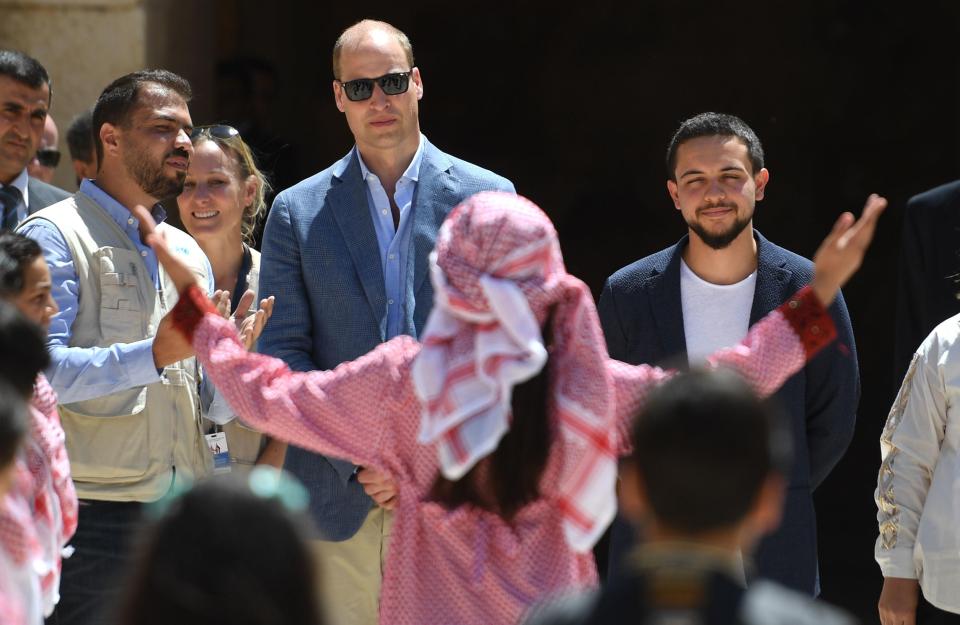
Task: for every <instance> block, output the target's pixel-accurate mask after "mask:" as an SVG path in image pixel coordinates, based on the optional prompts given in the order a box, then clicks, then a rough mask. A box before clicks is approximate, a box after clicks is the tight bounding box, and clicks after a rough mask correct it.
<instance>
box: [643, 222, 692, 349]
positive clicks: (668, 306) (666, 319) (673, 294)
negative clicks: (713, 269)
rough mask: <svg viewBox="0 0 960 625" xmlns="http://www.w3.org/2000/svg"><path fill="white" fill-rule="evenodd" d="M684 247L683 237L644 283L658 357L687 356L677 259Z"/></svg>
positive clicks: (678, 259)
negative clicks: (655, 332)
mask: <svg viewBox="0 0 960 625" xmlns="http://www.w3.org/2000/svg"><path fill="white" fill-rule="evenodd" d="M686 244H687V239H686V237H684V238H683V239H681V240H680V242H679V243H677V244H676V245H675V246H674V248H673V253H672V254H671V255H670V258H669V260H668V262H667V264H666V265H664V266H663V267H662V268H657V275H655V276H653V277H651V278H650V279H649V280H648V282H647V288H648V292H649V293H650V314H651V316H652V317H653V319H654V322H655V323H656V326H657V336H658V337H659V338H660V344H661V348H662V352H661V357H662V356H663V355H667V354H685V353H686V352H687V337H686V335H685V334H684V332H683V304H682V302H681V300H680V257H681V254H682V253H683V248H684V247H686ZM683 362H686V361H685V360H684V361H683ZM674 364H676V363H674Z"/></svg>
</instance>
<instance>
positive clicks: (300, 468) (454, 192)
mask: <svg viewBox="0 0 960 625" xmlns="http://www.w3.org/2000/svg"><path fill="white" fill-rule="evenodd" d="M424 142H425V145H424V153H423V161H422V162H421V165H420V176H419V179H418V183H417V187H416V190H415V192H414V196H413V204H412V208H411V210H412V211H413V214H412V215H411V216H412V218H413V223H412V224H411V227H412V230H411V233H410V245H411V246H412V249H411V250H410V252H411V253H408V254H407V257H408V262H409V263H411V264H412V267H408V271H409V274H408V275H411V276H412V277H413V278H412V280H408V281H407V292H406V294H405V296H404V299H405V306H404V318H403V320H402V330H401V331H402V333H404V334H409V335H411V336H414V337H416V336H417V335H418V334H419V332H420V331H421V330H422V329H423V325H424V323H425V322H426V320H427V315H428V314H429V312H430V309H431V307H432V306H433V287H432V286H431V284H430V280H429V279H428V273H429V271H428V256H429V254H430V252H431V251H433V247H434V242H435V240H436V235H437V231H438V230H439V228H440V224H441V223H443V220H444V219H445V218H446V216H447V213H449V212H450V210H451V209H452V208H453V207H454V206H456V205H457V204H459V203H460V202H462V201H463V200H465V199H466V198H468V197H470V196H471V195H473V194H475V193H477V192H479V191H484V190H491V189H500V190H504V191H511V192H512V191H513V190H514V188H513V184H511V182H510V181H509V180H507V179H506V178H503V177H501V176H498V175H496V174H494V173H492V172H489V171H487V170H485V169H481V168H480V167H477V166H476V165H472V164H470V163H467V162H466V161H462V160H460V159H457V158H454V157H452V156H450V155H448V154H445V153H443V152H441V151H440V150H438V149H437V148H435V147H434V146H433V145H431V144H430V143H429V142H428V141H426V139H424ZM260 293H261V297H267V296H268V295H275V296H276V298H277V299H276V305H275V307H274V310H273V316H272V317H271V318H270V323H268V324H267V326H266V328H265V329H264V331H263V334H262V335H261V337H260V342H259V350H260V351H261V352H263V353H265V354H270V355H271V356H276V357H278V358H281V359H282V360H284V361H285V362H286V363H287V365H289V366H290V368H291V369H293V370H296V371H310V370H314V369H333V368H334V367H336V366H337V365H338V364H340V363H342V362H344V361H347V360H353V359H355V358H358V357H359V356H362V355H363V354H365V353H367V352H369V351H370V350H372V349H373V348H375V347H376V346H377V345H379V344H380V343H382V342H383V341H384V340H385V339H386V324H387V298H386V293H385V287H384V278H383V266H382V262H381V259H380V250H379V247H378V245H377V235H376V231H375V230H374V225H373V219H372V218H371V216H370V208H369V206H368V204H367V188H366V183H365V182H364V180H363V175H362V173H361V170H360V161H359V159H358V158H357V155H356V150H351V151H350V153H349V154H347V155H346V156H345V157H344V158H343V159H341V160H340V161H338V162H337V163H334V165H333V166H332V167H330V168H328V169H326V170H324V171H322V172H320V173H319V174H316V175H314V176H312V177H310V178H307V179H306V180H304V181H302V182H300V183H298V184H296V185H294V186H292V187H290V188H289V189H286V190H285V191H283V192H282V193H280V194H279V195H278V196H277V197H276V199H275V200H274V202H273V207H272V208H271V210H270V215H269V217H268V218H267V224H266V227H265V229H264V233H263V246H262V256H261V269H260ZM389 417H390V415H384V418H389ZM343 418H345V419H349V418H350V416H349V415H343ZM372 442H373V441H371V444H372ZM347 460H349V459H347ZM347 460H337V459H333V458H327V457H324V456H321V455H319V454H315V453H313V452H310V451H306V450H304V449H300V448H298V447H295V446H292V445H291V446H290V447H289V449H288V451H287V457H286V462H285V468H286V469H288V470H289V471H290V472H292V473H293V474H294V475H296V476H297V478H299V479H300V480H301V481H302V482H303V484H304V485H305V486H306V487H307V489H308V490H309V492H310V511H311V513H312V516H313V518H314V520H315V521H316V525H317V529H318V531H319V532H320V537H321V538H323V539H325V540H346V539H347V538H350V537H351V536H353V535H354V534H355V533H356V532H357V530H358V529H359V528H360V525H361V524H362V523H363V521H364V519H365V518H366V515H367V512H368V511H369V510H370V507H371V506H372V505H373V500H372V499H370V498H369V497H368V496H367V495H366V493H364V492H363V488H362V487H361V485H360V484H359V483H358V482H357V480H356V479H355V477H354V474H355V467H354V465H353V464H352V463H350V462H348V461H347Z"/></svg>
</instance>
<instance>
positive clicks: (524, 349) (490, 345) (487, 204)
mask: <svg viewBox="0 0 960 625" xmlns="http://www.w3.org/2000/svg"><path fill="white" fill-rule="evenodd" d="M508 198H509V202H507V201H506V200H507V199H508ZM505 206H509V210H504V208H505ZM430 262H431V267H430V269H431V278H432V280H433V286H434V292H435V293H436V298H435V301H434V307H433V310H432V312H431V314H430V318H429V319H428V320H427V324H426V327H425V328H424V331H423V336H422V337H421V343H422V345H423V347H422V349H421V351H420V355H419V356H418V358H417V359H416V361H415V362H414V365H413V381H414V385H415V388H416V391H417V395H418V396H419V397H420V401H421V403H422V405H423V415H422V422H421V426H420V442H421V443H427V444H429V443H433V442H436V443H437V448H438V453H439V460H440V467H441V470H442V471H443V474H444V476H445V477H447V478H448V479H452V480H456V479H459V478H460V477H462V476H463V474H464V473H466V472H467V471H469V470H470V468H471V467H473V465H474V464H475V463H476V462H477V460H479V459H480V458H483V457H484V456H486V455H487V454H489V453H491V452H492V451H493V450H494V449H496V447H497V444H498V442H499V441H500V438H501V437H502V436H503V435H504V434H505V433H506V432H507V430H508V429H509V427H510V421H511V419H512V418H518V419H522V418H523V415H511V414H510V398H511V394H512V390H513V386H514V385H516V384H519V383H521V382H523V381H524V380H527V379H529V378H531V377H533V376H534V375H536V374H537V373H539V372H540V370H541V369H542V368H543V366H544V364H546V362H547V350H546V348H545V346H544V345H543V338H542V336H541V333H540V327H541V325H542V323H543V321H544V320H545V319H546V316H547V310H548V309H549V308H550V307H553V308H554V315H553V337H554V346H553V351H552V355H551V362H552V365H551V371H550V374H551V393H552V395H553V397H552V400H553V401H552V402H550V405H551V415H550V416H551V418H552V419H553V420H555V422H556V424H557V426H558V427H557V428H556V431H557V432H558V433H559V439H560V441H561V442H560V443H559V448H560V450H561V451H562V453H563V456H564V457H563V460H562V462H561V465H562V467H563V469H562V470H561V474H560V480H559V482H560V483H559V488H558V490H559V503H560V509H561V510H562V514H563V515H564V517H565V518H564V531H565V534H566V537H567V541H568V542H569V543H570V545H571V546H572V547H573V548H574V549H577V550H578V551H587V550H588V549H590V548H591V547H592V546H593V544H594V543H595V542H596V540H597V539H598V538H599V536H600V534H602V533H603V530H604V528H606V526H607V525H608V524H609V522H610V520H611V519H612V518H613V516H614V514H615V513H616V494H615V484H616V478H617V465H616V444H615V439H614V436H615V434H616V428H615V427H614V424H613V405H612V396H613V393H612V390H613V384H612V381H611V379H610V376H609V374H608V373H607V368H606V362H607V358H608V356H607V350H606V347H605V343H604V340H603V334H602V332H601V329H600V324H599V321H598V319H597V315H596V309H595V308H594V306H593V298H592V296H591V294H590V290H589V289H588V288H587V286H586V285H585V284H584V283H583V282H581V281H580V280H579V279H577V278H575V277H574V276H572V275H570V274H568V273H567V272H566V269H565V268H564V265H563V258H562V257H561V255H560V245H559V242H558V240H557V233H556V231H555V230H554V228H553V224H552V223H551V222H550V220H549V218H547V216H546V215H545V214H544V213H543V211H541V210H540V209H539V208H538V207H537V206H536V205H534V204H533V203H532V202H530V201H528V200H526V199H524V198H520V197H517V196H513V195H508V194H503V193H496V192H489V193H481V194H478V195H475V196H473V197H472V198H470V199H469V200H467V201H466V202H465V203H464V204H462V205H461V206H459V207H457V208H456V209H455V210H454V212H452V213H451V214H450V216H449V217H448V218H447V220H446V221H445V222H444V224H443V227H442V228H441V229H440V233H439V235H438V237H437V244H436V250H435V251H434V252H433V254H432V255H431V257H430Z"/></svg>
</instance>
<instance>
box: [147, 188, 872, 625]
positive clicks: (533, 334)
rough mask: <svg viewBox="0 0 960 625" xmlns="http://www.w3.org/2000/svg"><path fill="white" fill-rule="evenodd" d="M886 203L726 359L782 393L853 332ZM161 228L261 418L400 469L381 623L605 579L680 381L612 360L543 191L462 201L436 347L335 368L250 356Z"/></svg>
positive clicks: (264, 312)
mask: <svg viewBox="0 0 960 625" xmlns="http://www.w3.org/2000/svg"><path fill="white" fill-rule="evenodd" d="M885 205H886V201H885V200H883V199H882V198H878V197H876V196H871V197H870V199H869V200H868V201H867V204H866V207H865V208H864V214H863V217H862V218H861V219H860V221H859V222H855V221H854V219H853V216H852V215H850V214H849V213H847V214H844V215H843V216H842V217H841V218H840V219H839V220H838V221H837V223H836V225H835V226H834V229H833V230H832V231H831V233H830V234H829V235H828V237H827V238H826V239H825V240H824V242H823V244H822V245H821V246H820V249H819V250H818V251H817V254H816V255H815V257H814V258H815V274H814V278H813V281H812V283H811V286H809V287H806V288H804V289H802V290H801V291H799V292H798V293H797V294H796V295H794V297H792V298H790V300H788V302H787V303H785V304H784V305H783V306H781V307H780V308H778V309H777V310H775V311H773V312H772V313H770V314H769V315H767V316H766V317H765V318H764V319H763V320H761V321H760V322H759V323H758V324H756V325H755V326H754V327H753V329H752V330H751V331H750V333H749V335H748V336H747V338H746V339H744V341H743V342H742V343H740V344H739V345H737V346H735V347H733V348H730V349H725V350H721V351H719V352H717V353H716V354H715V355H714V356H713V357H711V358H710V359H709V361H710V362H711V363H712V364H713V365H714V366H721V365H726V366H731V367H734V368H735V369H737V370H738V371H739V372H740V373H742V374H743V375H744V376H745V378H746V379H747V381H748V382H749V383H750V384H751V386H752V387H753V388H754V389H755V390H756V391H757V393H759V394H761V395H764V396H766V395H769V394H771V393H773V392H774V391H775V390H776V389H777V388H778V387H779V386H780V385H781V384H782V383H783V382H784V381H785V380H786V379H787V378H789V377H790V376H791V375H792V374H793V373H795V372H796V371H798V370H799V369H800V368H801V367H803V366H804V364H805V362H806V360H807V359H809V358H811V357H812V356H813V355H814V354H816V353H817V352H818V351H819V350H820V349H822V348H823V347H824V346H825V345H827V344H828V343H830V342H831V341H832V340H833V338H834V337H835V335H836V330H835V328H834V326H833V322H832V320H831V317H830V315H829V314H828V313H827V310H826V306H828V305H829V304H830V302H831V301H832V300H833V298H834V297H835V296H836V294H837V292H838V291H839V289H840V286H842V285H843V284H844V283H845V282H846V281H847V280H848V279H849V278H850V276H851V275H852V274H853V273H854V271H855V270H856V269H857V267H859V265H860V262H861V261H862V259H863V254H864V252H865V250H866V247H867V245H868V244H869V241H870V239H871V237H872V235H873V230H874V226H875V225H876V220H877V217H878V216H879V214H880V212H881V211H882V210H883V207H884V206H885ZM136 210H137V214H138V216H140V217H141V219H143V220H144V222H143V223H145V224H149V221H148V220H149V219H150V217H149V213H147V211H146V209H141V208H138V209H136ZM147 240H148V242H149V243H150V245H152V246H153V247H154V249H155V250H156V252H157V257H158V258H159V259H160V261H161V262H162V263H163V264H164V266H165V267H166V268H167V271H168V272H169V274H170V276H171V278H173V279H174V281H175V282H176V284H177V285H178V287H179V288H180V289H181V293H182V298H181V299H180V300H179V302H178V303H177V308H176V309H175V311H174V313H173V314H174V325H175V326H177V327H178V328H180V329H181V330H182V331H183V333H184V335H185V336H186V337H189V338H190V340H191V341H192V344H193V346H194V347H195V349H196V352H197V358H198V359H199V360H200V361H201V362H203V363H204V364H205V365H206V366H207V367H208V368H209V372H210V375H211V377H212V378H213V380H214V383H215V384H217V386H218V387H219V388H220V390H221V391H222V392H223V393H224V394H225V396H226V397H227V398H228V399H229V400H230V402H231V403H232V405H234V406H235V407H237V408H238V410H239V411H240V414H241V415H243V416H244V417H249V418H251V420H252V421H253V422H254V423H256V424H257V425H258V427H262V428H263V429H264V430H265V431H268V432H270V433H272V434H274V435H276V436H278V437H281V438H285V439H287V440H296V441H297V444H298V445H301V446H303V447H305V448H309V449H313V450H315V451H318V452H319V453H323V454H328V455H332V456H335V457H341V458H349V459H351V460H354V461H355V462H357V463H358V464H363V465H365V466H372V467H375V468H377V469H379V470H382V471H384V472H386V473H389V474H390V475H391V476H392V477H393V478H394V479H395V480H396V481H397V483H398V487H399V488H398V494H397V506H396V511H397V512H396V521H395V524H394V526H393V532H392V535H391V542H390V551H389V554H390V555H389V557H388V558H387V562H386V569H385V571H384V577H383V588H382V593H381V601H380V623H381V625H400V624H402V625H408V624H409V625H413V624H422V623H444V624H454V623H455V624H465V623H477V624H480V623H483V624H489V623H503V624H507V623H516V622H517V621H518V620H519V619H520V618H521V617H522V615H523V613H524V612H525V611H526V610H527V609H528V608H529V607H530V606H531V605H532V604H533V603H535V602H537V601H539V600H542V599H544V598H545V597H547V596H549V595H551V594H555V593H557V592H560V591H563V590H568V589H574V588H583V587H587V586H591V585H594V584H596V582H597V572H596V567H595V564H594V561H593V556H592V554H591V553H590V549H591V547H592V546H593V544H594V543H595V542H596V540H597V539H598V538H599V536H600V535H601V534H602V533H603V530H604V529H605V527H606V526H607V525H608V524H609V522H610V521H611V519H612V518H613V515H614V512H615V510H616V494H615V483H616V471H617V456H618V455H622V454H624V453H626V452H627V451H628V448H629V440H628V432H629V428H630V421H631V420H632V416H633V415H634V414H635V413H636V411H637V409H638V407H639V406H640V405H641V404H642V402H643V398H644V396H645V394H646V392H647V391H648V390H649V388H650V387H651V385H654V384H656V383H658V382H660V381H662V380H664V379H666V378H668V377H670V375H671V373H670V372H667V371H664V370H662V369H660V368H658V367H652V366H649V365H639V366H632V365H627V364H624V363H621V362H618V361H614V360H611V359H610V358H609V356H608V355H607V350H606V344H605V341H604V339H603V334H602V332H601V329H600V324H599V319H598V317H597V310H596V306H595V305H594V303H593V297H592V295H591V293H590V290H589V288H588V287H587V286H586V285H585V284H584V283H583V282H581V281H580V280H578V279H577V278H575V277H574V276H572V275H570V274H568V273H567V272H566V269H565V268H564V265H563V259H562V257H561V254H560V246H559V242H558V240H557V234H556V231H555V230H554V228H553V224H552V223H551V222H550V220H549V219H548V218H547V216H546V215H545V214H544V213H543V212H542V211H541V210H540V209H539V208H537V207H536V206H535V205H534V204H533V203H532V202H530V201H529V200H526V199H524V198H522V197H519V196H516V195H512V194H506V193H497V192H487V193H481V194H478V195H475V196H473V197H471V198H470V199H468V200H467V201H465V202H464V203H462V204H460V205H459V206H458V207H457V208H455V209H454V210H453V211H452V212H451V213H450V215H449V216H448V217H447V219H446V221H445V222H444V224H443V226H442V227H441V229H440V232H439V234H438V236H437V243H436V249H435V251H434V252H433V254H432V255H431V261H430V265H431V267H430V269H431V278H432V280H433V284H434V289H435V293H436V302H435V305H434V308H433V311H432V312H431V314H430V318H429V320H428V321H427V325H426V327H425V329H424V332H423V333H422V335H421V342H417V341H416V340H414V339H413V338H411V337H409V336H399V337H397V338H394V339H392V340H390V341H388V342H386V343H383V344H381V345H380V346H378V347H377V348H376V349H374V350H373V351H371V352H370V353H368V354H366V355H364V356H361V357H360V358H358V359H357V360H354V361H352V362H348V363H344V364H342V365H340V366H338V367H337V368H336V369H334V370H332V371H313V372H307V373H303V372H292V371H290V369H289V368H288V367H287V366H286V365H285V364H284V363H283V362H282V361H280V360H277V359H274V358H269V357H267V356H264V355H261V354H250V353H247V352H246V351H245V350H244V349H243V348H242V346H241V345H240V344H239V343H238V341H237V339H236V336H235V330H234V328H233V326H232V324H229V323H228V322H226V321H224V320H223V319H220V318H219V317H218V315H216V310H215V308H214V307H213V305H212V304H211V302H210V300H208V299H207V297H206V295H205V294H204V292H203V291H202V290H201V289H200V288H199V287H198V286H197V285H196V284H195V279H194V278H193V276H192V274H191V273H190V272H189V270H188V269H186V267H185V266H183V265H182V264H181V263H180V261H179V260H177V259H176V258H174V257H173V256H172V255H171V254H170V253H169V251H168V250H167V249H166V248H165V244H164V243H163V241H162V240H161V239H159V237H157V236H156V235H153V234H151V235H149V236H148V239H147ZM269 311H270V306H269V304H268V305H267V306H266V307H265V308H262V309H261V310H260V311H258V312H257V317H256V319H257V325H262V323H263V322H264V321H265V319H266V317H267V316H268V315H269ZM548 361H549V366H547V363H548Z"/></svg>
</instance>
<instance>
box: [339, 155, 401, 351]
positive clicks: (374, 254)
mask: <svg viewBox="0 0 960 625" xmlns="http://www.w3.org/2000/svg"><path fill="white" fill-rule="evenodd" d="M340 165H341V168H340V171H338V172H336V173H335V174H334V176H335V180H339V183H338V184H335V185H334V186H333V187H332V188H331V189H330V191H329V192H328V193H327V201H329V202H330V207H331V208H332V209H333V210H332V212H333V217H334V219H335V220H336V222H337V225H338V226H339V228H340V233H341V234H342V235H343V240H344V242H345V243H346V245H347V249H348V250H350V258H351V260H352V261H353V265H354V267H355V268H356V270H357V277H358V278H359V280H360V284H361V286H362V287H363V292H364V294H365V295H366V297H367V302H369V304H370V309H371V310H372V312H373V316H374V318H375V319H377V320H379V321H380V322H381V326H382V327H381V328H380V333H381V335H383V334H384V333H385V331H386V328H385V327H383V326H384V324H385V323H386V314H385V313H386V306H387V295H386V291H385V289H384V285H383V267H382V266H381V261H380V246H379V243H377V233H376V231H375V230H374V228H373V219H372V218H371V216H370V208H369V204H368V203H367V189H366V186H365V182H364V180H363V176H362V175H361V173H360V162H359V161H358V160H357V157H356V150H353V151H351V152H350V154H348V155H347V157H346V158H345V159H344V160H342V161H341V162H340Z"/></svg>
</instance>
